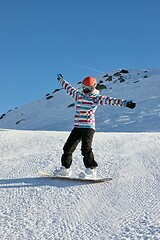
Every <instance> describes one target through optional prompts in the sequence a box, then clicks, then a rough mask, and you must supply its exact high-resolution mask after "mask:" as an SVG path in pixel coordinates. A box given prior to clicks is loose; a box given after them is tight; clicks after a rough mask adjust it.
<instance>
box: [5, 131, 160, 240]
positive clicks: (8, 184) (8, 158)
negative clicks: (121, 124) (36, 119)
mask: <svg viewBox="0 0 160 240" xmlns="http://www.w3.org/2000/svg"><path fill="white" fill-rule="evenodd" d="M67 136H68V133H67V132H45V131H44V132H42V131H41V132H40V131H37V132H36V131H14V130H13V131H12V130H9V131H7V130H4V131H0V149H1V151H0V166H1V172H0V235H1V239H2V240H22V239H29V240H41V239H47V240H51V239H53V240H59V239H61V240H70V239H71V240H72V239H73V240H79V239H84V240H91V239H92V240H111V239H113V240H136V239H143V240H150V239H154V240H158V239H160V184H159V181H160V177H159V172H160V167H159V156H160V149H159V146H160V133H96V134H95V139H94V143H93V151H94V153H95V158H96V160H97V161H98V163H99V168H98V175H99V176H100V177H112V178H113V181H111V182H110V183H98V184H95V183H94V184H91V183H90V184H88V183H82V182H72V181H61V180H53V179H47V178H41V177H39V176H38V175H37V171H38V170H44V171H52V170H54V168H55V167H56V166H58V165H60V161H59V159H60V157H61V154H62V148H63V144H64V142H65V140H66V138H67ZM82 168H83V163H82V157H81V154H80V146H79V147H78V149H77V150H76V151H75V154H74V160H73V171H74V172H75V174H76V173H77V174H78V173H79V171H81V170H82Z"/></svg>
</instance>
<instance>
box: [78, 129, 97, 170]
mask: <svg viewBox="0 0 160 240" xmlns="http://www.w3.org/2000/svg"><path fill="white" fill-rule="evenodd" d="M81 130H82V149H81V151H82V155H83V162H84V165H85V167H86V168H96V167H97V166H98V164H97V162H96V161H95V160H94V155H93V152H92V140H93V135H94V133H95V130H94V129H91V128H84V129H81Z"/></svg>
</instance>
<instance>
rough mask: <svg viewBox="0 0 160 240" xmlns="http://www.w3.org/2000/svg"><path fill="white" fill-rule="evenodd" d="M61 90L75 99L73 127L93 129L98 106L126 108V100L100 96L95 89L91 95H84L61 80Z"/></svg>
mask: <svg viewBox="0 0 160 240" xmlns="http://www.w3.org/2000/svg"><path fill="white" fill-rule="evenodd" d="M60 83H61V85H62V88H63V89H64V90H65V91H66V92H67V93H68V94H69V95H70V96H71V97H73V98H74V99H75V101H76V103H77V104H76V114H75V117H74V127H77V128H93V129H95V111H96V109H97V106H98V105H108V104H109V105H114V106H121V107H122V106H126V102H127V101H126V100H121V99H117V98H112V97H107V96H102V95H100V94H99V91H98V90H97V89H95V90H94V91H93V92H92V93H87V94H86V93H84V92H81V91H78V90H76V89H75V88H74V87H72V86H71V85H70V84H69V83H68V82H67V81H66V80H64V79H61V80H60Z"/></svg>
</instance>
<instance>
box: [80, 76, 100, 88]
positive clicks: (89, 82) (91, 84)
mask: <svg viewBox="0 0 160 240" xmlns="http://www.w3.org/2000/svg"><path fill="white" fill-rule="evenodd" d="M82 83H83V84H84V85H85V86H88V87H96V85H97V80H96V79H95V78H94V77H86V78H85V79H84V80H83V82H82Z"/></svg>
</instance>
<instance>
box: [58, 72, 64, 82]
mask: <svg viewBox="0 0 160 240" xmlns="http://www.w3.org/2000/svg"><path fill="white" fill-rule="evenodd" d="M63 78H64V77H63V76H62V74H60V73H59V74H57V79H58V81H60V80H61V79H63Z"/></svg>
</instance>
